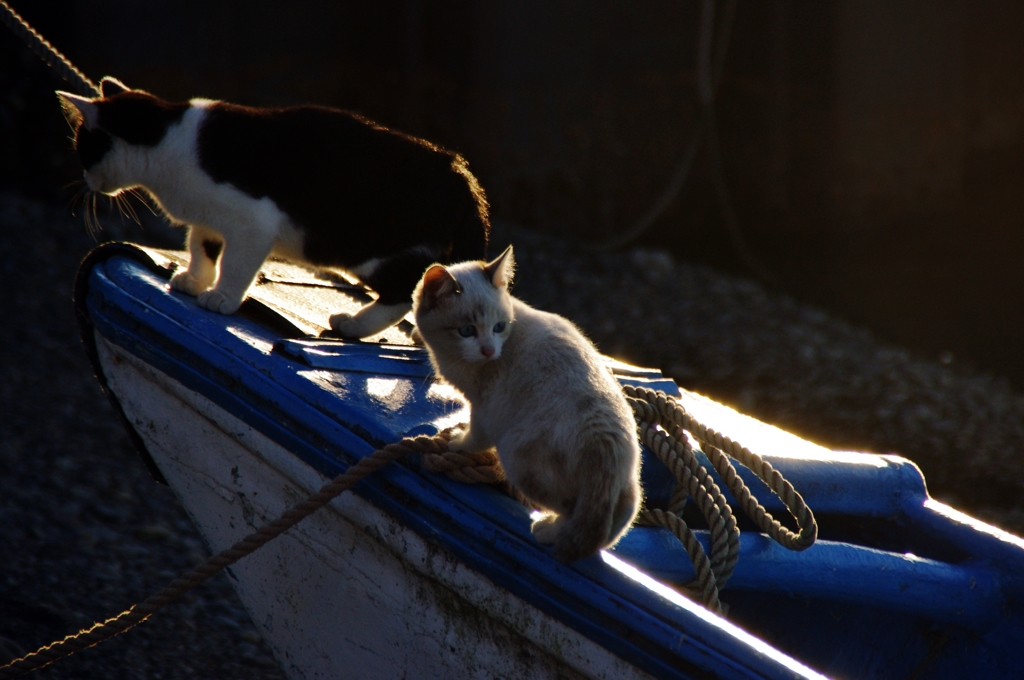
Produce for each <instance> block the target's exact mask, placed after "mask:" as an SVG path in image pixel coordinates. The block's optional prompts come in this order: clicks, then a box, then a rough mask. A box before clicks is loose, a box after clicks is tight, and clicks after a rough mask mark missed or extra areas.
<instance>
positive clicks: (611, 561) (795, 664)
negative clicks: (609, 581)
mask: <svg viewBox="0 0 1024 680" xmlns="http://www.w3.org/2000/svg"><path fill="white" fill-rule="evenodd" d="M601 559H602V560H604V563H605V564H607V565H608V566H609V567H611V568H612V569H614V570H616V571H617V572H619V573H620V574H622V575H623V576H625V577H627V578H629V579H630V580H632V581H635V582H636V583H638V584H640V585H642V586H644V587H645V588H647V589H648V590H650V591H652V592H654V593H656V594H657V595H660V596H661V597H663V598H665V599H666V600H668V601H669V602H671V603H672V604H674V605H676V606H678V607H682V608H683V609H685V610H686V611H688V612H690V613H691V614H694V615H695V616H697V617H698V618H700V619H701V620H702V621H704V622H706V623H708V624H710V625H712V626H715V627H716V628H718V629H719V630H721V631H723V632H725V633H728V634H729V635H731V636H732V637H734V638H736V639H737V640H739V641H740V642H742V643H744V644H746V645H748V646H749V647H751V648H753V649H754V651H756V652H758V653H759V654H763V655H764V656H766V657H768V658H770V659H772V660H774V661H777V662H778V663H779V664H781V665H783V666H785V667H786V668H788V669H789V670H791V671H793V672H794V673H797V674H799V675H801V676H802V677H805V678H813V679H814V680H829V679H828V678H826V677H825V676H824V675H822V674H820V673H818V672H816V671H814V670H811V669H810V668H808V667H807V666H805V665H804V664H802V663H800V662H799V661H797V660H796V659H794V658H793V657H791V656H786V655H785V654H783V653H782V652H780V651H779V650H777V649H775V648H774V647H772V646H771V645H769V644H768V643H767V642H765V641H764V640H761V639H760V638H758V637H755V636H754V635H751V634H750V633H748V632H746V631H745V630H743V629H742V628H739V627H738V626H736V625H734V624H731V623H729V622H728V621H726V620H725V619H723V618H721V617H720V616H716V615H715V614H713V613H712V612H710V611H708V610H707V609H705V608H704V607H702V606H700V605H699V604H697V603H696V602H693V601H691V600H688V599H687V598H685V597H683V596H682V595H680V594H679V593H677V592H676V591H674V590H672V589H671V588H669V587H668V586H666V585H665V584H663V583H659V582H658V581H656V580H655V579H653V578H651V577H650V576H648V575H647V574H645V573H643V572H642V571H640V570H639V569H637V568H636V567H634V566H632V565H630V564H627V563H626V562H623V561H622V560H620V559H619V558H617V557H615V556H614V555H612V554H611V553H609V552H608V551H607V550H602V551H601Z"/></svg>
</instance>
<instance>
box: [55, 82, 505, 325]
mask: <svg viewBox="0 0 1024 680" xmlns="http://www.w3.org/2000/svg"><path fill="white" fill-rule="evenodd" d="M101 93H102V96H101V97H97V98H92V99H90V98H87V97H80V96H78V95H74V94H70V93H68V92H58V93H57V94H58V96H59V97H60V100H61V103H62V105H63V107H64V110H65V113H66V115H67V117H68V120H69V122H70V123H71V125H72V127H73V129H74V130H75V147H76V149H77V151H78V155H79V158H80V159H81V161H82V165H83V166H84V168H85V183H86V185H87V188H88V190H89V191H92V192H101V193H104V194H108V195H117V194H118V193H119V192H122V191H125V190H127V189H131V188H143V189H145V190H146V191H147V192H148V193H149V194H150V195H151V196H152V197H153V199H154V200H155V201H156V203H157V205H159V206H160V208H161V209H162V210H163V211H164V212H165V213H166V214H167V216H168V217H169V218H170V219H171V220H173V221H174V222H176V223H180V224H182V225H184V226H186V227H187V228H188V249H189V254H190V258H191V259H190V262H189V267H188V270H187V271H183V272H179V273H178V274H176V275H175V276H174V278H173V279H172V280H171V286H172V287H173V288H174V289H176V290H179V291H182V292H185V293H188V294H190V295H195V296H197V300H198V303H199V305H200V306H202V307H205V308H206V309H210V310H213V311H216V312H220V313H222V314H232V313H234V312H235V311H236V310H237V309H238V307H239V305H241V303H242V300H243V299H244V298H245V294H246V291H247V290H248V288H249V286H250V285H251V284H252V282H253V280H254V279H255V277H256V274H257V272H258V271H259V268H260V266H261V265H262V264H263V262H264V260H265V259H266V258H267V257H268V256H269V255H271V254H274V255H275V256H279V257H283V258H286V259H292V260H298V261H301V262H307V263H310V264H313V265H320V266H329V267H337V268H340V269H344V270H346V271H348V272H350V273H352V274H354V275H355V276H357V277H358V278H359V279H360V280H361V281H362V282H364V283H365V284H366V285H368V286H369V287H370V288H372V289H373V290H374V291H376V292H377V294H378V299H377V300H375V301H374V302H373V303H371V304H369V305H367V306H365V307H363V308H362V309H361V310H360V311H359V312H358V313H356V314H355V315H354V316H353V315H348V314H336V315H334V316H332V317H331V319H330V324H331V327H332V328H333V329H334V330H335V331H337V332H338V333H339V334H341V335H342V336H344V337H350V338H361V337H365V336H368V335H373V334H374V333H378V332H380V331H381V330H383V329H385V328H387V327H388V326H390V325H392V324H394V323H396V322H397V321H399V320H400V319H401V318H402V317H403V316H404V315H405V314H406V313H407V312H408V311H409V309H410V307H411V299H412V292H413V289H414V288H415V286H416V283H417V281H419V279H420V277H421V276H422V274H423V271H424V270H425V269H426V268H427V267H428V266H429V265H430V264H432V263H434V262H438V261H440V262H445V263H447V262H459V261H462V260H467V259H479V258H482V257H484V256H485V251H486V248H487V239H488V232H489V228H490V227H489V222H488V215H487V210H488V206H487V200H486V198H485V196H484V192H483V190H482V189H481V187H480V185H479V184H478V183H477V180H476V178H475V177H474V176H473V175H472V173H470V171H469V168H468V166H467V164H466V161H465V160H464V159H463V158H462V157H461V156H459V155H457V154H455V153H452V152H449V151H446V150H444V149H440V148H438V147H437V146H435V145H433V144H431V143H429V142H426V141H423V140H420V139H416V138H413V137H410V136H407V135H404V134H401V133H399V132H395V131H392V130H388V129H386V128H384V127H381V126H379V125H376V124H374V123H372V122H370V121H368V120H366V119H364V118H361V117H359V116H357V115H354V114H350V113H347V112H344V111H339V110H336V109H330V108H325V107H320V106H299V107H293V108H282V109H267V108H251V107H245V106H238V105H234V104H227V103H224V102H217V101H211V100H206V99H193V100H192V101H189V102H181V103H171V102H166V101H163V100H162V99H159V98H157V97H155V96H153V95H151V94H148V93H146V92H142V91H139V90H131V89H129V88H127V87H125V86H124V85H123V84H121V83H120V82H118V81H117V80H115V79H113V78H104V79H103V81H102V83H101Z"/></svg>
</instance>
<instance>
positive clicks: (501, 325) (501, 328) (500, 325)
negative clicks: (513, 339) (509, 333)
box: [494, 321, 505, 333]
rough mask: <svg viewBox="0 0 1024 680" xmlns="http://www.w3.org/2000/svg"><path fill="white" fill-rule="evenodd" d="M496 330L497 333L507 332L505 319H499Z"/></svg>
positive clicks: (495, 326) (495, 325)
mask: <svg viewBox="0 0 1024 680" xmlns="http://www.w3.org/2000/svg"><path fill="white" fill-rule="evenodd" d="M494 332H495V333H504V332H505V322H504V321H499V322H498V323H496V324H494Z"/></svg>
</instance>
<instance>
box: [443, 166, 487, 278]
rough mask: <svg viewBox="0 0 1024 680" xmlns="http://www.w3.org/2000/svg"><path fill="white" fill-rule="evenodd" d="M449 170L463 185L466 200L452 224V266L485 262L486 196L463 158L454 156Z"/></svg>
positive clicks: (458, 209)
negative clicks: (473, 261)
mask: <svg viewBox="0 0 1024 680" xmlns="http://www.w3.org/2000/svg"><path fill="white" fill-rule="evenodd" d="M452 169H453V170H454V171H455V173H456V174H457V175H458V176H460V178H461V180H462V181H463V182H464V183H465V184H464V186H465V188H466V189H467V195H466V200H465V201H464V202H463V203H462V204H461V205H460V206H458V208H457V209H456V210H457V213H458V214H457V216H456V217H455V221H454V224H452V254H451V262H452V263H453V264H454V263H457V262H466V261H468V260H485V259H487V241H488V239H489V238H490V235H491V222H490V216H489V214H488V213H489V211H490V206H489V205H488V203H487V195H486V194H485V193H484V190H483V187H481V186H480V183H479V182H478V181H477V179H476V177H475V176H474V175H473V173H472V172H470V171H469V164H468V163H466V160H465V159H464V158H463V157H462V156H459V155H457V154H456V155H455V157H454V159H453V160H452Z"/></svg>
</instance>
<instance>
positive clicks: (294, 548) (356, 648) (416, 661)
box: [96, 333, 650, 680]
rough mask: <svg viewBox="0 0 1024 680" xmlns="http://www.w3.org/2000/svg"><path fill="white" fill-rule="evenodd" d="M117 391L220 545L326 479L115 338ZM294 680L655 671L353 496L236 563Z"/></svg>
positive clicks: (112, 370)
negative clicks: (541, 608)
mask: <svg viewBox="0 0 1024 680" xmlns="http://www.w3.org/2000/svg"><path fill="white" fill-rule="evenodd" d="M96 341H97V351H98V354H99V359H100V362H101V364H102V366H103V370H104V373H105V376H106V379H107V382H108V385H109V387H110V388H111V390H112V391H113V392H114V394H115V395H117V398H118V400H119V401H120V403H121V406H122V408H123V410H124V412H125V415H126V416H127V417H128V419H129V421H130V422H131V423H132V425H133V426H134V429H135V430H136V431H137V432H138V433H139V435H140V436H141V437H142V438H143V440H144V441H145V444H146V447H147V449H148V451H149V452H150V454H151V455H152V456H153V458H154V460H155V462H156V464H157V465H158V467H159V468H160V470H161V472H162V473H163V474H164V476H165V478H166V479H167V481H168V483H169V484H170V486H171V488H173V489H174V490H175V492H176V493H177V495H178V497H179V498H180V499H181V502H182V504H183V505H184V507H185V509H186V510H187V512H188V513H189V515H190V516H191V518H192V520H193V521H194V522H195V524H196V526H197V527H198V528H199V529H200V531H201V532H202V534H203V536H204V537H205V539H206V541H207V543H208V544H209V546H210V549H211V550H212V551H219V550H221V549H223V548H226V547H229V546H230V545H232V544H233V543H234V542H235V541H237V540H239V539H241V538H242V537H244V536H245V535H247V534H249V533H251V531H252V530H253V529H255V528H256V527H258V526H260V525H261V524H263V523H265V522H266V521H268V520H270V519H273V518H274V517H276V516H278V515H279V514H281V513H282V512H283V511H284V510H285V509H286V508H287V507H288V506H290V505H292V504H294V503H295V502H296V501H298V500H301V499H303V498H305V497H306V496H308V495H309V494H311V493H312V492H314V491H315V490H316V489H318V488H319V487H320V486H321V485H322V484H323V483H324V482H326V481H327V479H326V478H324V477H323V476H322V475H321V474H319V473H318V472H317V471H315V470H314V469H313V468H311V467H309V466H308V465H306V464H305V463H304V462H302V461H301V460H300V459H299V458H297V457H295V456H294V455H292V454H291V453H290V452H288V451H287V450H285V449H284V448H282V447H281V446H280V445H278V444H276V443H275V442H273V441H271V440H270V439H268V438H267V437H266V436H264V435H263V434H261V433H259V432H258V431H256V430H255V429H253V428H252V427H250V426H249V425H247V424H245V423H243V422H242V421H241V420H239V419H238V418H236V417H234V416H232V415H231V414H229V413H228V412H227V411H225V410H224V409H222V408H220V407H219V406H217V405H216V404H214V403H213V402H212V401H210V400H209V399H207V398H205V397H203V396H201V395H199V394H197V393H195V392H193V391H191V390H189V389H187V388H185V387H184V386H183V385H181V383H179V382H177V381H175V380H173V379H172V378H170V377H168V376H167V375H165V374H163V373H161V372H160V371H158V370H156V369H155V368H153V367H152V366H149V365H148V364H146V363H144V362H142V361H141V360H140V359H138V358H136V357H135V356H133V355H132V354H129V353H128V352H126V351H125V350H123V349H121V348H119V347H117V346H116V345H114V344H112V343H109V342H107V341H106V340H105V339H104V338H103V337H102V336H100V335H99V334H98V333H97V338H96ZM230 575H231V577H232V584H233V585H234V587H235V589H236V591H237V592H238V594H239V597H240V598H241V600H242V602H243V603H244V605H245V607H246V608H247V609H248V611H249V614H250V615H251V616H252V619H253V621H254V622H255V624H256V626H257V627H258V628H259V630H260V632H261V633H262V634H263V636H264V638H265V639H266V641H267V642H268V643H269V645H270V646H271V648H272V649H273V651H274V654H275V656H276V657H277V659H278V661H279V662H280V664H281V666H282V668H284V669H285V671H286V672H287V673H288V675H289V677H291V678H294V679H296V680H299V679H302V680H312V679H314V678H318V679H327V678H403V677H408V678H445V679H449V678H496V677H501V678H552V679H554V678H581V677H582V678H647V677H650V676H649V675H647V674H646V673H644V672H642V671H640V670H638V669H636V668H635V667H633V666H632V665H630V664H628V663H626V662H625V661H623V660H621V659H620V658H618V657H616V656H614V655H613V654H611V653H610V652H609V651H608V650H606V649H605V648H603V647H601V646H599V645H597V644H596V643H594V642H592V641H591V640H589V639H587V638H586V637H584V636H582V635H581V634H579V633H578V632H576V631H574V630H572V629H570V628H568V627H567V626H565V625H564V624H562V623H560V622H558V621H556V620H554V619H553V618H551V617H550V616H548V615H546V614H544V613H543V612H541V611H539V610H537V609H536V608H535V607H533V606H531V605H530V604H528V603H526V602H524V601H523V600H521V599H520V598H518V597H516V596H514V595H512V594H510V593H509V592H508V591H507V590H505V589H502V588H500V587H498V586H496V585H495V584H493V583H492V582H491V581H490V580H488V579H487V578H485V577H484V576H482V575H480V574H479V573H477V572H475V571H473V570H472V569H470V568H469V567H467V566H466V565H465V564H463V563H462V562H460V561H459V560H458V559H456V558H455V557H454V556H452V555H451V554H449V553H448V552H446V551H445V550H443V549H441V548H439V547H437V546H434V545H431V544H429V543H428V542H426V541H425V540H424V539H423V538H421V537H420V536H419V535H418V534H416V533H415V532H413V531H412V530H410V529H408V528H406V527H404V526H402V525H401V524H399V523H397V522H396V521H394V520H393V519H392V518H391V517H390V516H388V515H387V514H386V513H384V512H382V511H381V510H379V509H378V508H376V507H374V506H373V505H371V504H370V503H369V502H367V501H365V500H363V499H362V498H360V497H359V496H356V495H353V494H351V493H346V494H343V495H342V496H341V497H339V498H338V499H336V500H335V501H334V502H333V503H331V505H330V506H328V507H327V508H324V509H323V510H321V511H319V512H318V513H316V514H314V515H313V516H312V517H309V518H307V519H306V520H304V521H303V522H301V523H300V524H299V525H298V526H296V527H294V528H293V529H291V530H290V531H289V532H287V533H286V534H285V535H283V536H281V537H280V538H278V539H276V540H275V541H273V542H271V543H270V544H268V545H266V546H264V547H263V548H262V549H260V550H259V551H257V552H256V553H254V554H253V555H250V556H249V557H247V558H245V559H243V560H242V561H241V562H239V563H238V564H236V565H235V566H233V567H231V568H230Z"/></svg>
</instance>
